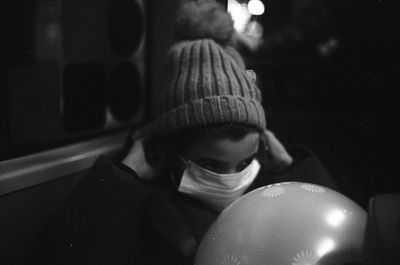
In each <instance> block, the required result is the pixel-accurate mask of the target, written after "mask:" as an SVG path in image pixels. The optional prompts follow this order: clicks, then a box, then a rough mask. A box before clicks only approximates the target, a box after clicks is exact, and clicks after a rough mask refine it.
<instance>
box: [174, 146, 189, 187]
mask: <svg viewBox="0 0 400 265" xmlns="http://www.w3.org/2000/svg"><path fill="white" fill-rule="evenodd" d="M174 153H175V159H174V161H176V164H177V165H176V167H174V168H173V169H172V170H171V173H170V178H171V181H172V184H173V185H174V186H175V188H176V189H178V188H179V185H180V183H181V179H182V175H183V172H184V171H185V169H186V167H187V161H186V159H185V158H183V156H181V155H180V154H179V153H178V152H176V151H174Z"/></svg>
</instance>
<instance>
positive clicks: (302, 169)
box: [57, 2, 336, 264]
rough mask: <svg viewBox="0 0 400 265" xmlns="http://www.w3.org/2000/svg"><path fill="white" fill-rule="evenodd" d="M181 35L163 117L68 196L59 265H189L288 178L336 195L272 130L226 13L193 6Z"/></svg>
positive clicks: (187, 8) (309, 160)
mask: <svg viewBox="0 0 400 265" xmlns="http://www.w3.org/2000/svg"><path fill="white" fill-rule="evenodd" d="M178 29H179V30H178V33H177V36H178V38H179V41H178V42H177V43H176V44H174V45H173V46H172V47H171V50H170V52H169V54H168V64H167V69H168V76H169V79H168V80H167V82H166V85H165V87H164V91H162V92H160V102H159V106H158V107H159V114H158V116H157V118H156V119H155V120H154V121H153V122H151V123H150V124H148V125H147V126H145V127H144V128H143V129H142V130H141V131H140V132H138V133H136V134H135V137H134V142H133V145H132V147H131V148H130V150H129V152H128V154H127V155H126V157H125V158H124V159H123V160H122V163H116V162H112V161H110V160H109V159H108V158H106V157H100V158H99V159H98V161H97V162H96V164H95V165H94V166H93V168H92V169H91V170H90V172H89V173H88V175H87V176H86V177H85V178H84V179H83V181H82V182H81V183H80V184H79V185H78V187H77V189H76V190H75V191H74V193H73V194H72V195H71V199H70V201H69V203H68V204H67V210H66V211H65V213H64V215H63V216H62V218H61V220H62V222H61V224H62V226H60V227H59V230H58V234H57V241H58V244H57V253H58V261H59V263H60V264H82V263H83V264H91V263H93V264H192V263H193V260H194V256H195V253H196V248H197V246H198V244H199V243H200V241H201V239H202V237H203V235H204V233H205V232H206V231H207V229H208V227H209V226H210V224H211V223H212V222H213V220H214V219H215V218H216V217H217V216H218V214H219V213H220V212H221V211H222V210H223V209H224V208H225V207H226V206H227V205H229V204H230V203H232V202H234V201H235V200H236V199H237V198H239V197H240V196H241V195H242V194H244V193H246V192H249V191H251V190H253V189H255V188H258V187H261V186H263V185H267V184H271V183H273V182H281V181H289V180H292V181H307V182H313V183H316V184H321V185H324V186H328V187H331V188H334V189H336V186H335V183H334V182H333V181H332V180H331V179H330V176H329V175H328V174H327V172H326V171H325V170H324V168H323V167H322V166H321V165H320V164H318V161H317V160H316V159H315V158H314V157H312V155H311V154H310V153H308V152H307V151H304V150H297V151H294V152H293V154H292V155H289V153H288V152H287V151H286V149H285V148H284V147H283V146H282V145H281V144H280V142H279V141H278V140H277V139H276V138H275V136H274V134H273V133H272V132H271V131H268V130H267V129H266V120H265V112H264V109H263V107H262V104H261V92H260V90H259V89H258V87H257V86H256V84H255V75H254V73H253V72H251V71H246V69H245V65H244V62H243V59H242V57H241V56H240V54H239V53H238V52H237V51H236V50H235V49H234V48H233V47H232V46H231V40H232V36H233V34H234V30H233V26H232V20H231V18H230V16H229V15H228V13H226V11H225V9H224V8H223V7H221V6H219V5H218V4H216V3H214V2H208V3H203V2H202V3H196V2H191V3H189V4H186V5H184V7H183V9H182V10H181V11H180V13H178Z"/></svg>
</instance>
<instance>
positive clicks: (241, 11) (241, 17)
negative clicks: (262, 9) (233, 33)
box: [227, 0, 251, 32]
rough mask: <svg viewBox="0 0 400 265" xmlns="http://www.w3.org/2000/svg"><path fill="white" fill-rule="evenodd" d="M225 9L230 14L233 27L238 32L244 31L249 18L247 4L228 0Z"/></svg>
mask: <svg viewBox="0 0 400 265" xmlns="http://www.w3.org/2000/svg"><path fill="white" fill-rule="evenodd" d="M227 10H228V12H229V13H230V14H231V16H232V19H233V27H234V28H235V29H236V30H237V31H239V32H244V31H245V30H246V26H247V23H248V22H249V21H250V18H251V14H250V13H249V10H248V8H247V4H241V3H239V2H238V1H236V0H228V9H227Z"/></svg>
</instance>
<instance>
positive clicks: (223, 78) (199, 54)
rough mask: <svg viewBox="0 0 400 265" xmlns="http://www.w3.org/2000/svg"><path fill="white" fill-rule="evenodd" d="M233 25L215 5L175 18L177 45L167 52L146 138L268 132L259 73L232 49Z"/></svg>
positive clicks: (193, 7) (193, 5)
mask: <svg viewBox="0 0 400 265" xmlns="http://www.w3.org/2000/svg"><path fill="white" fill-rule="evenodd" d="M233 31H234V28H233V21H232V18H231V16H230V15H229V13H228V12H227V11H226V10H225V9H224V7H223V6H221V5H220V4H218V3H217V2H214V1H201V2H200V1H199V2H189V3H186V4H185V5H184V6H183V7H182V8H181V9H180V10H179V11H178V14H177V30H176V36H177V38H178V41H177V42H176V43H175V44H174V45H172V47H171V48H170V50H169V52H168V54H167V65H166V71H167V72H166V76H167V80H166V83H165V85H164V87H163V91H160V93H159V97H160V98H159V99H158V100H159V106H158V110H159V113H158V114H157V118H156V119H155V120H154V121H153V122H152V123H151V124H149V126H147V128H145V132H146V134H149V135H152V136H165V135H168V134H172V133H175V132H180V131H183V130H188V129H194V128H200V127H206V126H210V125H218V124H244V125H248V126H252V127H255V128H258V129H260V130H264V129H265V128H266V121H265V114H264V109H263V106H262V104H261V93H260V90H259V89H258V88H257V86H256V84H255V73H254V72H252V71H248V70H246V69H245V64H244V60H243V58H242V57H241V55H240V54H239V52H238V51H237V50H236V49H235V48H234V47H233V46H232V45H231V39H232V34H233Z"/></svg>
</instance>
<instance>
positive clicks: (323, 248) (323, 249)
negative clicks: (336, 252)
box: [317, 238, 335, 257]
mask: <svg viewBox="0 0 400 265" xmlns="http://www.w3.org/2000/svg"><path fill="white" fill-rule="evenodd" d="M334 247H335V242H334V241H333V240H332V239H331V238H326V239H324V240H323V241H322V242H321V243H320V244H319V245H318V247H317V255H318V257H322V256H324V255H325V254H326V253H328V252H330V251H331V250H332V249H333V248H334Z"/></svg>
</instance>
